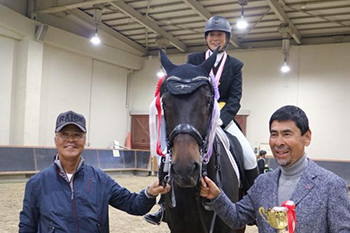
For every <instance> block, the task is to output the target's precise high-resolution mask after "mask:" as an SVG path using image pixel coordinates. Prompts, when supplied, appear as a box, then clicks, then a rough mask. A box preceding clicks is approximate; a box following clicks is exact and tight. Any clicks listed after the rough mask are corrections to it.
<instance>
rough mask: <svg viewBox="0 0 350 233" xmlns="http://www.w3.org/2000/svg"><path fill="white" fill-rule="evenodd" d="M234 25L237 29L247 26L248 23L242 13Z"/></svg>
mask: <svg viewBox="0 0 350 233" xmlns="http://www.w3.org/2000/svg"><path fill="white" fill-rule="evenodd" d="M236 27H237V28H238V29H246V28H247V27H248V23H247V21H245V20H244V17H243V15H242V16H241V19H240V20H238V22H237V24H236Z"/></svg>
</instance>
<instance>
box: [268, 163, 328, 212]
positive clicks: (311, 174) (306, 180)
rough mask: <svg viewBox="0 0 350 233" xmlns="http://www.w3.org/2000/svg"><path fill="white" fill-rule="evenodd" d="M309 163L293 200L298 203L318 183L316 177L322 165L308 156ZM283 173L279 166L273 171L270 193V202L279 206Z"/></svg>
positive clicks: (293, 195) (294, 192)
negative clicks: (279, 188)
mask: <svg viewBox="0 0 350 233" xmlns="http://www.w3.org/2000/svg"><path fill="white" fill-rule="evenodd" d="M307 160H308V161H307V162H308V165H307V167H306V168H305V170H304V172H303V174H302V175H301V177H300V180H299V182H298V184H297V185H296V187H295V189H294V191H293V194H292V197H291V200H292V201H293V202H294V203H295V205H297V204H298V203H299V202H300V201H301V200H302V199H303V198H304V197H305V196H306V195H307V194H308V193H309V192H310V191H311V190H312V189H313V188H314V187H315V185H316V183H315V181H314V179H315V178H316V177H317V176H319V174H320V171H321V169H320V167H319V166H318V165H317V164H316V163H315V162H313V161H312V160H310V159H309V158H307ZM280 175H281V167H278V168H277V169H276V170H274V171H273V173H272V177H271V185H272V189H271V191H272V193H271V195H270V203H273V205H274V206H278V180H279V177H280Z"/></svg>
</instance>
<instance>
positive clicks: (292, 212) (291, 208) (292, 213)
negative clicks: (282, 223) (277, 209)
mask: <svg viewBox="0 0 350 233" xmlns="http://www.w3.org/2000/svg"><path fill="white" fill-rule="evenodd" d="M282 206H283V207H286V208H287V209H288V229H289V233H294V229H295V228H296V227H297V218H296V214H295V204H294V202H293V201H285V202H283V204H282ZM293 220H294V227H293Z"/></svg>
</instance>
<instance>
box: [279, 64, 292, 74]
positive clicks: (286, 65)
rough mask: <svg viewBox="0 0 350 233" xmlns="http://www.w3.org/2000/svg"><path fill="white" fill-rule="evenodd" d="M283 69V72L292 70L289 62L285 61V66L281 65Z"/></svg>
mask: <svg viewBox="0 0 350 233" xmlns="http://www.w3.org/2000/svg"><path fill="white" fill-rule="evenodd" d="M281 71H282V72H283V73H288V72H289V71H290V67H289V66H288V64H287V62H284V64H283V66H282V67H281Z"/></svg>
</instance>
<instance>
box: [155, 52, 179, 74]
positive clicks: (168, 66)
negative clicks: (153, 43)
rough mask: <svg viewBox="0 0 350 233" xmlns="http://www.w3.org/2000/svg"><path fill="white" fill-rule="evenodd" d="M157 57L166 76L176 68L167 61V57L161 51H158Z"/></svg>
mask: <svg viewBox="0 0 350 233" xmlns="http://www.w3.org/2000/svg"><path fill="white" fill-rule="evenodd" d="M159 56H160V63H161V64H162V66H163V67H164V69H165V71H166V73H167V74H169V73H170V71H172V70H173V69H174V68H176V67H177V66H176V65H174V64H173V63H172V62H171V61H170V60H169V58H168V57H167V55H166V54H165V52H164V51H163V50H162V49H159Z"/></svg>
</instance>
